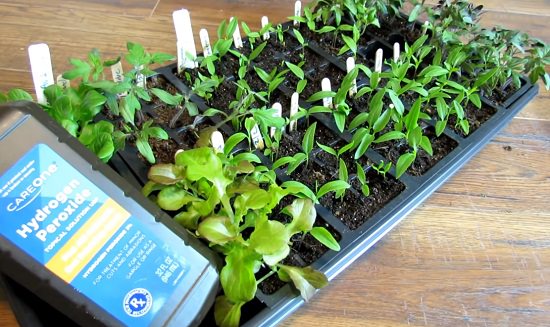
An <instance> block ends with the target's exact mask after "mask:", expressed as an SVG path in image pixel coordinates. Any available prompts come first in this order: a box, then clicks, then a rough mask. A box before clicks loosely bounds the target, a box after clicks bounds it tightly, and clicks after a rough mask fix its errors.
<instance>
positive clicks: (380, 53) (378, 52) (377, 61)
mask: <svg viewBox="0 0 550 327" xmlns="http://www.w3.org/2000/svg"><path fill="white" fill-rule="evenodd" d="M383 56H384V50H382V49H378V50H376V58H375V61H374V71H375V72H377V73H381V72H382V59H383Z"/></svg>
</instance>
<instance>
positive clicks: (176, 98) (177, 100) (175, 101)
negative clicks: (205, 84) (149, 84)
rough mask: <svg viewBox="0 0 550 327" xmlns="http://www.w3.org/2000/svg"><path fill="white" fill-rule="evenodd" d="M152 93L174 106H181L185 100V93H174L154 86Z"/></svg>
mask: <svg viewBox="0 0 550 327" xmlns="http://www.w3.org/2000/svg"><path fill="white" fill-rule="evenodd" d="M151 93H153V94H154V95H155V96H157V97H158V98H159V99H160V100H161V101H162V102H164V103H166V104H168V105H170V106H174V107H175V106H179V105H180V104H181V102H182V101H183V95H181V94H176V95H172V94H170V93H168V92H166V91H164V90H162V89H157V88H152V89H151Z"/></svg>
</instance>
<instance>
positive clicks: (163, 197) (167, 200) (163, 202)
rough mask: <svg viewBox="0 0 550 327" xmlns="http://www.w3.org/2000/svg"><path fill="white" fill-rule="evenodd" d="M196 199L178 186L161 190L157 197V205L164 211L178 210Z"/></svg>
mask: <svg viewBox="0 0 550 327" xmlns="http://www.w3.org/2000/svg"><path fill="white" fill-rule="evenodd" d="M193 200H196V198H195V197H194V196H192V195H190V194H189V193H187V191H185V190H184V189H181V188H179V187H178V186H168V187H166V188H164V189H162V190H161V191H160V192H159V193H158V196H157V204H158V206H159V207H161V208H162V209H164V210H169V211H175V210H180V209H181V208H183V206H185V205H186V204H188V203H189V202H191V201H193Z"/></svg>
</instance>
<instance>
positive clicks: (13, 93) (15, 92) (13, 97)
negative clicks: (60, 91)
mask: <svg viewBox="0 0 550 327" xmlns="http://www.w3.org/2000/svg"><path fill="white" fill-rule="evenodd" d="M46 89H48V88H46ZM20 100H25V101H33V99H32V96H31V95H30V94H29V93H28V92H27V91H25V90H21V89H11V90H9V91H8V94H7V97H6V102H7V101H10V102H11V101H20ZM48 101H49V98H48Z"/></svg>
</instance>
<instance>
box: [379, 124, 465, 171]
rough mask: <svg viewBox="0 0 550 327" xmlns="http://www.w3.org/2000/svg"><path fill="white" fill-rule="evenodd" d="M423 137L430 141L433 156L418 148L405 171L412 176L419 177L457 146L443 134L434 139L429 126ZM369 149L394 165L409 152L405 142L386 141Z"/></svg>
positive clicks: (433, 132) (433, 133) (432, 131)
mask: <svg viewBox="0 0 550 327" xmlns="http://www.w3.org/2000/svg"><path fill="white" fill-rule="evenodd" d="M424 135H425V136H428V138H429V139H430V142H431V144H432V149H433V156H430V155H429V154H427V153H426V152H425V151H424V150H423V149H421V148H420V147H419V149H418V153H417V155H416V160H415V161H414V162H413V164H412V165H411V166H410V167H409V169H407V173H409V174H411V175H414V176H420V175H423V174H424V173H426V172H427V171H428V170H430V168H432V167H433V166H434V165H435V164H436V163H438V162H439V161H440V160H441V159H443V158H444V157H445V156H446V155H447V154H449V153H450V152H451V151H452V150H453V149H454V148H456V146H457V143H456V141H454V140H453V139H451V138H450V137H448V136H447V135H445V134H443V135H441V136H439V137H436V136H435V130H434V128H433V127H431V126H430V127H428V128H425V129H424ZM371 147H372V148H373V149H375V150H376V151H377V152H378V153H380V154H381V155H383V156H384V157H386V158H387V159H389V160H390V161H391V162H393V164H394V165H395V164H396V163H397V160H398V159H399V157H400V156H401V155H402V154H404V153H406V152H409V151H410V150H411V149H410V148H409V145H408V143H407V141H406V140H396V141H388V142H384V143H380V144H373V145H371Z"/></svg>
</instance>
